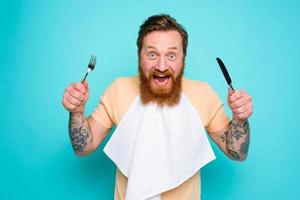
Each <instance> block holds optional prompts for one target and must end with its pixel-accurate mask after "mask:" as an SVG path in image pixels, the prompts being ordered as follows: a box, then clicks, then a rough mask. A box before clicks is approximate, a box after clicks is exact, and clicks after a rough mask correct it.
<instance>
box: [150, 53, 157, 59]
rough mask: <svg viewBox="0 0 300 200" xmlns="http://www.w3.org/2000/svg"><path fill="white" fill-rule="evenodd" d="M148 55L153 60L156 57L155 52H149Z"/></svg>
mask: <svg viewBox="0 0 300 200" xmlns="http://www.w3.org/2000/svg"><path fill="white" fill-rule="evenodd" d="M148 57H149V59H150V60H154V59H156V57H157V55H156V53H155V52H150V53H149V54H148Z"/></svg>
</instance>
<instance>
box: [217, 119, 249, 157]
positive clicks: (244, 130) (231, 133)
mask: <svg viewBox="0 0 300 200" xmlns="http://www.w3.org/2000/svg"><path fill="white" fill-rule="evenodd" d="M230 125H231V128H230V129H229V130H228V131H226V132H224V133H223V134H222V135H221V140H222V142H223V143H225V146H226V150H227V153H228V154H229V155H230V156H231V158H232V159H234V160H243V159H245V158H246V157H247V154H248V149H249V143H250V128H249V123H248V121H245V122H239V121H236V120H232V121H231V124H230Z"/></svg>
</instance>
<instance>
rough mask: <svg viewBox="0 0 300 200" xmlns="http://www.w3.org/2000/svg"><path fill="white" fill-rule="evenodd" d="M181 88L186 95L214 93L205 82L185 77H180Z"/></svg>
mask: <svg viewBox="0 0 300 200" xmlns="http://www.w3.org/2000/svg"><path fill="white" fill-rule="evenodd" d="M182 90H183V92H184V93H185V94H186V95H188V96H189V95H192V96H203V95H205V96H207V95H209V94H211V93H214V90H213V89H212V87H211V86H210V85H209V84H208V83H207V82H204V81H198V80H190V79H186V78H183V79H182Z"/></svg>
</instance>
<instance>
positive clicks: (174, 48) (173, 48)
mask: <svg viewBox="0 0 300 200" xmlns="http://www.w3.org/2000/svg"><path fill="white" fill-rule="evenodd" d="M146 49H156V48H155V47H154V46H148V47H147V48H146ZM168 49H171V50H178V48H177V47H168Z"/></svg>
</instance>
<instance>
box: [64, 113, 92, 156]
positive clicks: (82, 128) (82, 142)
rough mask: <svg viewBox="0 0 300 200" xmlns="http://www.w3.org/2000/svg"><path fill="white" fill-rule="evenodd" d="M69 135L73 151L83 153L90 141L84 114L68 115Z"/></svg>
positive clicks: (90, 135) (88, 128)
mask: <svg viewBox="0 0 300 200" xmlns="http://www.w3.org/2000/svg"><path fill="white" fill-rule="evenodd" d="M69 133H70V138H71V142H72V146H73V149H74V150H75V151H76V152H83V151H84V149H85V147H86V146H87V145H88V144H90V143H91V141H92V134H91V130H90V127H89V123H88V122H87V120H86V118H85V116H84V113H76V114H72V113H70V120H69Z"/></svg>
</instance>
